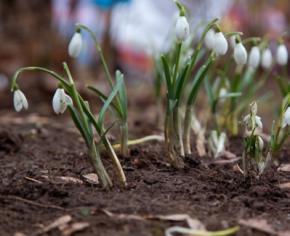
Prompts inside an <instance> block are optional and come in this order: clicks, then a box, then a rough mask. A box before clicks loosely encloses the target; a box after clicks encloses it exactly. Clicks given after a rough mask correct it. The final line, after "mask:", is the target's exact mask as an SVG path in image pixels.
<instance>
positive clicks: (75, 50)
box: [68, 32, 83, 58]
mask: <svg viewBox="0 0 290 236" xmlns="http://www.w3.org/2000/svg"><path fill="white" fill-rule="evenodd" d="M82 47H83V38H82V35H81V33H79V32H75V33H74V35H73V37H72V39H71V41H70V43H69V45H68V54H69V55H70V56H71V57H74V58H77V57H78V56H79V55H80V53H81V51H82Z"/></svg>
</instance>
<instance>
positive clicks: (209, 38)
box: [204, 29, 215, 50]
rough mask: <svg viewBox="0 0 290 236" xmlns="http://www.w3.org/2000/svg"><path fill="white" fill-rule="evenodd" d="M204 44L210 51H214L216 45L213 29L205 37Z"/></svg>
mask: <svg viewBox="0 0 290 236" xmlns="http://www.w3.org/2000/svg"><path fill="white" fill-rule="evenodd" d="M204 43H205V46H206V47H207V48H208V49H209V50H213V49H214V45H215V31H214V30H213V29H210V30H209V31H208V32H207V33H206V35H205V37H204Z"/></svg>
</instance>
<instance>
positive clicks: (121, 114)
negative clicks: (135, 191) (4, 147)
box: [11, 25, 128, 188]
mask: <svg viewBox="0 0 290 236" xmlns="http://www.w3.org/2000/svg"><path fill="white" fill-rule="evenodd" d="M80 29H85V30H87V31H89V32H90V33H92V32H91V31H90V30H89V29H88V28H86V27H85V26H83V25H77V30H76V33H75V35H74V36H73V38H72V40H71V42H70V44H69V48H68V51H69V54H70V55H71V56H72V57H77V56H78V55H79V54H80V52H81V49H82V43H83V42H82V37H81V34H80ZM92 36H93V33H92ZM94 39H96V38H94ZM96 47H97V49H98V52H99V53H100V55H101V60H102V62H103V65H104V68H105V71H106V74H107V79H108V82H109V84H110V87H111V92H110V94H109V95H108V96H106V95H104V94H103V93H102V92H101V91H99V90H98V89H97V88H94V87H90V89H91V90H93V91H94V92H95V93H96V94H97V95H98V96H99V97H100V98H101V99H102V101H103V103H104V104H103V106H102V108H101V109H100V111H99V112H98V114H97V115H94V112H93V111H92V110H91V108H90V104H89V103H88V101H86V100H85V99H84V98H83V97H82V96H81V94H80V93H79V92H78V90H77V87H76V85H75V82H74V79H73V77H72V75H71V72H70V70H69V68H68V66H67V64H66V63H64V64H63V67H64V71H65V75H64V76H63V75H60V74H58V73H56V72H54V71H51V70H49V69H46V68H43V67H23V68H20V69H18V70H17V71H16V73H15V74H14V77H13V79H12V85H11V91H12V92H13V93H14V95H13V103H14V108H15V110H16V111H17V112H19V111H21V110H22V109H28V102H27V99H26V97H25V95H24V93H23V92H22V91H21V90H20V88H19V85H18V83H17V79H18V78H19V76H20V74H21V73H22V72H24V71H40V72H45V73H47V74H49V75H50V76H51V78H53V79H56V80H57V81H58V88H57V89H56V91H55V94H54V96H53V99H52V107H53V110H54V112H55V113H56V114H62V113H64V112H65V111H66V109H68V110H69V112H70V115H71V118H72V120H73V122H74V124H75V126H76V128H77V129H78V130H79V132H80V133H81V135H82V137H83V139H84V141H85V143H86V145H87V147H88V150H89V157H90V161H91V163H92V166H93V168H94V169H95V172H96V174H97V175H98V177H99V179H100V182H101V184H102V186H103V187H104V188H110V187H112V186H113V181H112V180H111V178H110V176H109V174H108V172H107V170H106V168H105V167H104V165H103V162H102V159H101V155H100V152H101V150H102V149H104V148H105V150H106V151H107V153H108V155H109V156H110V158H111V159H112V162H113V164H114V166H115V169H116V172H117V176H118V179H119V182H120V183H121V184H122V185H123V186H126V184H127V183H126V177H125V174H124V172H123V169H122V166H121V164H120V161H119V159H118V157H117V155H116V153H115V151H114V148H113V146H112V144H111V143H110V141H109V139H108V137H107V133H108V132H109V130H110V129H111V128H112V127H113V125H114V124H115V122H114V123H112V124H110V125H109V126H108V127H106V126H105V121H104V119H105V114H106V111H107V110H108V109H109V108H113V110H114V111H115V113H116V115H117V117H118V118H119V121H120V123H121V124H120V127H121V132H122V141H121V149H122V152H123V153H124V154H126V153H127V139H128V135H127V133H128V126H127V96H126V88H125V85H124V78H123V74H122V73H121V72H120V71H116V75H115V79H114V80H113V79H112V77H111V75H110V72H109V70H108V67H107V64H106V61H105V59H104V57H103V54H102V50H101V47H100V46H99V44H98V43H97V41H96ZM96 134H97V135H98V136H99V138H98V139H97V138H96V137H95V136H96Z"/></svg>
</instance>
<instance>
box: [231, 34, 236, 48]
mask: <svg viewBox="0 0 290 236" xmlns="http://www.w3.org/2000/svg"><path fill="white" fill-rule="evenodd" d="M230 45H231V47H232V49H235V46H236V36H235V35H232V36H231V37H230Z"/></svg>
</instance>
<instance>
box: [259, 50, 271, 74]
mask: <svg viewBox="0 0 290 236" xmlns="http://www.w3.org/2000/svg"><path fill="white" fill-rule="evenodd" d="M261 64H262V67H263V68H264V69H270V67H271V65H272V52H271V50H270V49H269V48H266V49H265V50H264V51H263V53H262V59H261Z"/></svg>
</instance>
